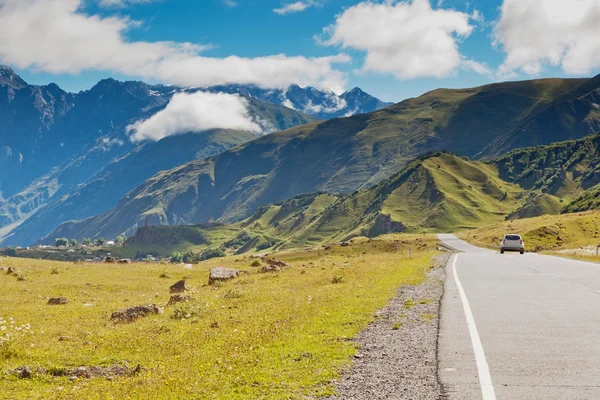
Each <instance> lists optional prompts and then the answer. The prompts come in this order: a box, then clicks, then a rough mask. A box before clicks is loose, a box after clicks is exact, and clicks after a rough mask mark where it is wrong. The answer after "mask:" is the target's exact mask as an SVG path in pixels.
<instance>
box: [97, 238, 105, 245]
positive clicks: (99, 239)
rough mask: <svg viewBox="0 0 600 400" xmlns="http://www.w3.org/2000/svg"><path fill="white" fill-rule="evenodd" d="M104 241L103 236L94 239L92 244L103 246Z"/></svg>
mask: <svg viewBox="0 0 600 400" xmlns="http://www.w3.org/2000/svg"><path fill="white" fill-rule="evenodd" d="M104 243H106V241H105V240H104V238H98V239H96V241H95V242H94V244H95V245H96V246H104Z"/></svg>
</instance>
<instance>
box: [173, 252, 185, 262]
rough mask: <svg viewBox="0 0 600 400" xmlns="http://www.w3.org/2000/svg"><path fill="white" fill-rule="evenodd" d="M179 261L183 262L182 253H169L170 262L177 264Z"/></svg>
mask: <svg viewBox="0 0 600 400" xmlns="http://www.w3.org/2000/svg"><path fill="white" fill-rule="evenodd" d="M181 262H183V254H181V253H179V252H177V251H174V252H173V254H171V263H173V264H179V263H181Z"/></svg>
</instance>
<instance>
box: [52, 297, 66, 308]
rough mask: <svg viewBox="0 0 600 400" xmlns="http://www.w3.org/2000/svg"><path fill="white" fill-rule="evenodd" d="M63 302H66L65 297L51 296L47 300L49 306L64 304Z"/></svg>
mask: <svg viewBox="0 0 600 400" xmlns="http://www.w3.org/2000/svg"><path fill="white" fill-rule="evenodd" d="M64 304H67V298H66V297H53V298H51V299H49V300H48V305H49V306H60V305H64Z"/></svg>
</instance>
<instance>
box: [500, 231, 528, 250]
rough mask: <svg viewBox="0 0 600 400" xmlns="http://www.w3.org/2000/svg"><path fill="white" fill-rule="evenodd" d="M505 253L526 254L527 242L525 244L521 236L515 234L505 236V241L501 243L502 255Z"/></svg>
mask: <svg viewBox="0 0 600 400" xmlns="http://www.w3.org/2000/svg"><path fill="white" fill-rule="evenodd" d="M505 251H518V252H519V253H521V254H523V253H525V242H523V238H522V237H521V235H517V234H515V233H511V234H508V235H504V239H502V242H500V254H504V252H505Z"/></svg>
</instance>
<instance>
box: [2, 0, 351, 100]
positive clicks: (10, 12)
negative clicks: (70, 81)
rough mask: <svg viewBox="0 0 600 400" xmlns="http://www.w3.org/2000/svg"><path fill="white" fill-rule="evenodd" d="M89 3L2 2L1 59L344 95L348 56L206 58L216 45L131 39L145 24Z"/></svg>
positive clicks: (56, 68) (55, 69) (179, 81)
mask: <svg viewBox="0 0 600 400" xmlns="http://www.w3.org/2000/svg"><path fill="white" fill-rule="evenodd" d="M84 5H85V1H84V0H30V1H21V0H0V37H2V38H4V39H6V40H1V41H0V62H2V63H6V64H10V65H13V66H16V67H19V68H33V69H37V70H42V71H45V72H49V73H55V74H58V73H73V74H74V73H80V72H82V71H86V70H101V71H104V70H107V71H113V72H118V73H122V74H125V75H130V76H141V77H143V78H145V79H155V80H159V81H162V82H166V83H171V84H176V85H181V86H209V85H216V84H226V83H241V84H250V83H252V84H257V85H260V86H262V87H271V88H274V87H287V86H289V85H290V84H292V83H297V84H300V85H313V86H319V87H326V88H329V89H332V90H334V91H336V92H342V91H343V86H344V84H345V75H344V73H342V72H340V71H338V70H336V69H335V68H334V67H333V65H334V64H336V63H345V62H348V61H349V57H348V56H346V55H343V54H342V55H334V56H329V57H316V58H307V57H302V56H296V57H288V56H285V55H282V54H279V55H271V56H264V57H255V58H245V57H238V56H229V57H225V58H216V57H205V56H202V55H201V53H202V52H203V51H206V50H207V49H208V48H210V46H205V45H198V44H193V43H189V42H183V43H176V42H167V41H159V42H146V41H128V40H126V38H125V33H126V32H128V31H129V30H131V29H133V28H135V27H138V26H139V25H140V24H141V23H140V22H139V21H132V20H131V19H129V18H127V17H124V16H109V17H103V16H99V15H88V14H85V13H84V12H83V11H82V7H84Z"/></svg>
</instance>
